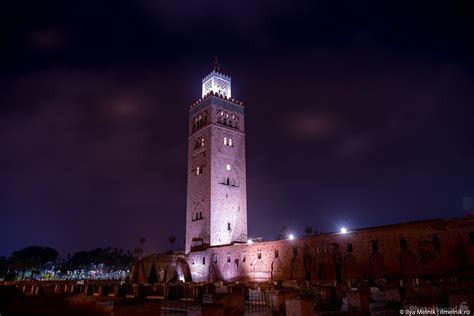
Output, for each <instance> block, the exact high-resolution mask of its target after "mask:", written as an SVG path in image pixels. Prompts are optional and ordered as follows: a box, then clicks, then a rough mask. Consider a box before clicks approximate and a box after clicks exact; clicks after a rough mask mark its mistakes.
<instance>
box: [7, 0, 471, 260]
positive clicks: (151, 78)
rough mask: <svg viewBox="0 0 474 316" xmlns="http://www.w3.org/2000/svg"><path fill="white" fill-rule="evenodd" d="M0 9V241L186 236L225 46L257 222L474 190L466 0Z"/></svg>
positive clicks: (451, 198) (25, 4) (449, 203)
mask: <svg viewBox="0 0 474 316" xmlns="http://www.w3.org/2000/svg"><path fill="white" fill-rule="evenodd" d="M0 23H1V28H0V38H1V42H0V57H1V58H0V87H1V88H0V145H1V151H0V224H1V225H2V229H1V230H0V240H1V241H2V242H1V243H0V255H9V254H10V252H11V251H12V250H16V249H19V248H21V247H25V246H29V245H33V244H38V245H49V246H52V247H55V248H57V249H58V250H59V251H60V252H61V254H63V255H65V254H67V253H69V252H74V251H79V250H87V249H90V248H94V247H106V246H109V245H110V246H112V247H120V248H124V249H130V248H132V247H135V246H136V245H137V243H138V238H140V237H142V236H143V237H145V238H146V239H147V241H146V248H147V249H148V250H149V251H164V250H167V249H168V248H169V245H168V236H169V235H170V234H174V235H176V236H177V246H175V248H182V247H183V246H184V224H185V222H184V221H185V197H186V175H187V171H186V155H187V153H186V150H187V145H186V142H187V110H188V107H189V105H190V104H192V103H193V102H194V101H195V100H196V99H197V98H199V97H200V91H201V86H200V82H201V79H202V77H204V76H205V75H206V74H207V73H209V72H210V70H211V67H212V62H213V59H214V56H218V57H219V59H220V63H221V66H222V68H221V69H222V70H223V72H225V73H227V74H229V75H231V76H232V80H233V82H232V83H233V91H232V94H233V96H236V97H237V98H238V99H240V100H242V101H243V102H244V104H245V105H246V125H247V138H246V139H247V178H248V212H249V234H250V236H252V237H259V236H262V237H264V238H265V239H272V238H274V237H275V236H276V235H277V233H278V231H279V230H280V228H281V227H282V226H284V225H288V226H289V227H290V228H291V229H292V230H293V231H295V234H296V235H298V234H302V233H303V231H304V226H305V225H306V224H307V223H310V224H311V225H313V227H314V228H315V229H316V230H318V231H334V230H337V229H338V228H339V227H340V226H341V225H345V226H348V227H349V228H360V227H367V226H375V225H384V224H390V223H396V222H402V221H411V220H420V219H428V218H437V217H443V218H450V217H461V216H464V215H465V214H467V212H468V210H470V209H472V203H471V202H470V199H469V197H473V196H474V148H473V146H474V120H473V117H474V109H473V107H474V62H473V58H472V56H473V55H474V44H473V43H474V42H473V40H472V39H473V38H474V5H473V3H472V1H445V2H439V3H433V2H431V1H426V2H417V4H415V3H413V1H407V2H404V1H398V2H396V3H393V4H388V3H385V2H384V1H382V2H381V1H374V2H365V1H362V2H354V1H340V2H336V1H314V0H307V1H305V0H302V1H275V0H273V1H247V0H244V1H235V2H234V1H224V2H223V1H219V2H218V1H210V0H201V1H197V0H190V1H186V2H170V1H161V0H136V1H131V0H128V1H126V0H116V1H92V0H83V1H59V0H52V1H6V2H3V3H2V4H0Z"/></svg>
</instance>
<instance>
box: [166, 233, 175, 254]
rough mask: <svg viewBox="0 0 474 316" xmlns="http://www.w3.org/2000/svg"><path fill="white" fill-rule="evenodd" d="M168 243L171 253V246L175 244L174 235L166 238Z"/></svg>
mask: <svg viewBox="0 0 474 316" xmlns="http://www.w3.org/2000/svg"><path fill="white" fill-rule="evenodd" d="M168 241H169V242H170V245H171V252H173V245H174V243H175V242H176V237H175V236H174V235H171V236H170V237H169V238H168Z"/></svg>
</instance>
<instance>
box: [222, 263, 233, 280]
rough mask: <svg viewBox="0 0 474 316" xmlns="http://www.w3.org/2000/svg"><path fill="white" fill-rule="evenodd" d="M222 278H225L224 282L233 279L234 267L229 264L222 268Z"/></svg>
mask: <svg viewBox="0 0 474 316" xmlns="http://www.w3.org/2000/svg"><path fill="white" fill-rule="evenodd" d="M222 276H223V277H224V280H226V281H228V280H230V279H232V276H233V273H232V267H231V265H230V264H229V263H228V262H226V263H224V266H223V267H222Z"/></svg>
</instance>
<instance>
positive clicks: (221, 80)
mask: <svg viewBox="0 0 474 316" xmlns="http://www.w3.org/2000/svg"><path fill="white" fill-rule="evenodd" d="M231 93H232V92H231V78H230V77H229V76H226V75H224V74H223V73H221V72H220V69H219V65H218V64H217V62H216V64H215V65H214V69H213V70H212V72H211V73H210V74H209V75H207V76H206V77H204V79H202V96H201V98H200V99H199V100H198V101H197V102H195V103H194V104H193V105H192V106H191V108H190V110H189V137H188V186H187V190H188V191H187V205H186V253H189V252H190V251H191V250H192V249H196V250H197V249H202V248H206V247H208V246H216V245H224V244H230V243H232V242H235V241H242V242H245V241H246V240H247V191H246V187H247V185H246V176H245V124H244V123H245V122H244V107H243V106H242V102H239V101H237V100H235V99H233V98H232V95H231Z"/></svg>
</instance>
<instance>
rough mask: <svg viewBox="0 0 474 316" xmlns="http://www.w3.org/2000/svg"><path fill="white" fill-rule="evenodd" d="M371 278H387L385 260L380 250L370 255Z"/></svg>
mask: <svg viewBox="0 0 474 316" xmlns="http://www.w3.org/2000/svg"><path fill="white" fill-rule="evenodd" d="M369 269H370V278H371V279H372V280H377V279H383V278H385V260H384V258H383V256H382V255H381V254H380V253H378V252H373V253H372V254H371V255H370V257H369Z"/></svg>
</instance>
